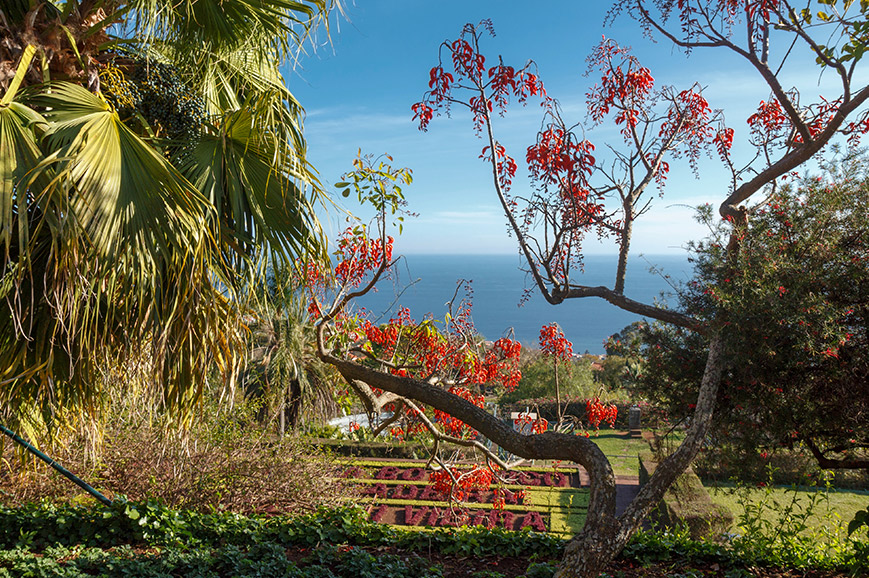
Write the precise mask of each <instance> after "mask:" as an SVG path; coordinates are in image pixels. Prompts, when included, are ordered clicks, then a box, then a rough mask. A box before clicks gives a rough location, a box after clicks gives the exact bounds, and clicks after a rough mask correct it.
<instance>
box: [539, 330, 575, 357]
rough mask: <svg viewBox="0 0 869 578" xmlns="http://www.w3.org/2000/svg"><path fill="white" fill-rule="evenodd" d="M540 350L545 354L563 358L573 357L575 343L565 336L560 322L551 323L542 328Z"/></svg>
mask: <svg viewBox="0 0 869 578" xmlns="http://www.w3.org/2000/svg"><path fill="white" fill-rule="evenodd" d="M540 351H541V352H542V353H543V355H546V356H549V357H554V358H556V359H561V360H565V361H566V360H569V359H570V358H571V357H573V344H572V343H571V342H570V341H569V340H568V339H567V338H566V337H565V336H564V332H563V331H561V328H559V327H558V323H554V322H553V323H550V324H549V325H544V326H543V327H541V328H540Z"/></svg>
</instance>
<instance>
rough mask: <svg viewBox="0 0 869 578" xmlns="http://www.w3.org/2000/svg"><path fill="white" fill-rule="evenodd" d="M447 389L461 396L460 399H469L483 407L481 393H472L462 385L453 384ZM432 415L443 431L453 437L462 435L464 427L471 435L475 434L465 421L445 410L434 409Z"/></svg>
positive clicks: (484, 401) (483, 402)
mask: <svg viewBox="0 0 869 578" xmlns="http://www.w3.org/2000/svg"><path fill="white" fill-rule="evenodd" d="M447 391H449V392H450V393H452V394H453V395H457V396H459V397H461V398H462V399H465V400H467V401H470V402H471V403H473V404H474V405H476V406H477V407H485V405H486V398H485V397H483V396H482V395H474V394H473V393H472V392H471V391H470V390H468V389H465V388H464V387H457V386H453V387H451V388H449V389H448V390H447ZM434 415H435V421H436V422H438V423H440V424H441V426H442V427H443V429H444V432H445V433H446V434H448V435H451V436H453V437H463V436H464V434H465V433H466V429H467V430H468V431H469V432H470V433H472V434H473V435H476V431H474V430H472V429H471V428H469V427H468V426H467V425H465V422H463V421H461V420H460V419H457V418H455V417H453V416H451V415H450V414H448V413H447V412H445V411H441V410H439V409H435V411H434Z"/></svg>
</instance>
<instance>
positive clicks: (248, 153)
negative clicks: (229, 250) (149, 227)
mask: <svg viewBox="0 0 869 578" xmlns="http://www.w3.org/2000/svg"><path fill="white" fill-rule="evenodd" d="M216 130H217V132H216V133H214V134H209V135H206V136H204V137H203V138H202V140H201V141H200V144H199V146H198V147H197V149H196V151H195V152H194V153H193V154H192V155H191V160H190V162H189V163H188V165H187V166H186V167H185V174H186V175H187V176H188V177H189V178H190V180H191V182H193V183H194V184H195V185H196V187H197V188H198V189H199V190H200V191H202V193H203V194H204V195H205V196H206V197H207V198H208V199H209V201H210V202H211V203H212V204H213V205H214V206H215V207H216V208H217V210H218V213H219V215H220V218H221V221H222V223H223V224H224V225H225V226H226V227H227V228H228V230H229V232H230V233H231V234H232V235H233V236H234V237H235V239H236V240H237V241H238V242H239V243H241V244H242V245H243V246H246V247H247V250H246V251H245V252H246V254H247V255H248V256H252V255H253V249H254V246H265V247H268V248H269V249H270V250H271V251H272V254H273V256H274V257H276V258H278V259H282V260H287V259H290V258H292V257H294V256H299V255H302V254H306V253H310V252H312V251H314V252H319V251H320V250H321V249H320V247H321V244H320V240H321V237H322V232H321V230H320V225H319V222H318V221H317V218H316V214H315V213H314V210H313V207H312V205H311V203H310V201H309V200H308V199H307V198H306V197H305V192H304V190H303V189H302V188H301V187H300V186H299V185H298V184H297V183H298V182H299V181H300V180H302V181H303V177H304V176H303V175H302V174H300V172H299V167H298V166H297V165H295V164H293V163H292V162H291V161H290V162H284V161H285V159H283V158H282V157H281V156H280V155H277V154H276V151H275V150H274V149H273V148H272V147H271V146H270V145H271V141H269V140H267V139H264V138H262V136H261V135H260V133H259V131H257V130H256V124H255V121H254V118H253V117H252V116H251V114H250V112H248V111H247V110H240V111H236V112H233V113H230V114H227V115H226V116H225V117H224V118H223V120H222V122H221V123H220V124H219V125H218V126H217V127H216Z"/></svg>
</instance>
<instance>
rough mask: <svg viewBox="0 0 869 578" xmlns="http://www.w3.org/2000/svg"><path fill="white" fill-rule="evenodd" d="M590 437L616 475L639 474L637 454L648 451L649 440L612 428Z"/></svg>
mask: <svg viewBox="0 0 869 578" xmlns="http://www.w3.org/2000/svg"><path fill="white" fill-rule="evenodd" d="M590 439H591V441H593V442H594V443H596V444H597V446H598V447H599V448H600V449H601V450H602V451H603V453H604V454H605V455H606V457H607V458H609V461H610V464H612V467H613V471H615V473H616V475H617V476H636V475H639V463H638V461H637V456H638V455H639V454H640V453H641V452H647V451H649V442H647V441H646V440H644V439H643V438H632V437H630V435H629V434H628V432H623V431H613V430H602V431H601V432H600V433H599V434H598V435H597V436H592V437H591V438H590Z"/></svg>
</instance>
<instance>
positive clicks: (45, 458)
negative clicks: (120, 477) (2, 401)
mask: <svg viewBox="0 0 869 578" xmlns="http://www.w3.org/2000/svg"><path fill="white" fill-rule="evenodd" d="M0 431H2V432H3V433H5V434H6V435H7V436H9V437H10V438H12V440H13V441H15V443H18V444H21V445H22V446H24V448H25V449H26V450H27V451H29V452H30V453H32V454H33V455H35V456H36V457H38V458H39V459H40V460H42V461H43V462H45V463H46V464H48V465H49V466H51V467H52V468H54V469H55V470H57V471H58V472H60V473H61V474H62V475H63V476H64V477H66V478H67V479H68V480H69V481H71V482H72V483H74V484H75V485H77V486H78V487H80V488H81V489H83V490H84V491H86V492H87V493H89V494H90V495H91V496H93V497H94V498H96V499H97V500H99V501H100V502H102V503H103V504H105V505H106V506H111V505H112V501H111V500H110V499H108V498H107V497H105V496H104V495H102V494H101V493H100V492H98V491H97V490H95V489H94V488H93V486H91V485H90V484H88V483H87V482H85V481H84V480H83V479H81V478H80V477H78V476H76V475H75V474H74V473H72V472H71V471H69V470H68V469H66V468H65V467H63V466H62V465H60V464H59V463H57V462H56V461H54V460H53V459H51V458H50V457H48V456H47V455H45V454H44V453H42V452H41V451H39V450H38V449H36V448H35V447H33V446H32V445H31V444H30V442H28V441H27V440H25V439H24V438H22V437H21V436H19V435H18V434H17V433H15V432H14V431H12V430H10V429H9V428H7V427H5V426H3V425H0Z"/></svg>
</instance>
